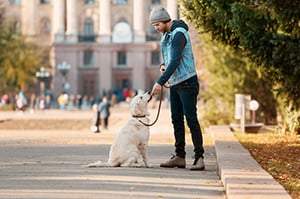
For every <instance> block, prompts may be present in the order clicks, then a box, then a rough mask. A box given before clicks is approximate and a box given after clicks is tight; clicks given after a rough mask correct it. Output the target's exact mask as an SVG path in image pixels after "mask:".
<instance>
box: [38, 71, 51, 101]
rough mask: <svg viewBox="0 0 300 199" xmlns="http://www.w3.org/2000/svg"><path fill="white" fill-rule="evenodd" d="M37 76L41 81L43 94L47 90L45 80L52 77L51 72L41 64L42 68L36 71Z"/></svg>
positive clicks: (41, 92)
mask: <svg viewBox="0 0 300 199" xmlns="http://www.w3.org/2000/svg"><path fill="white" fill-rule="evenodd" d="M35 76H36V77H37V78H38V79H39V81H40V95H42V94H44V90H45V80H46V79H47V78H48V77H50V73H49V72H47V71H46V69H45V67H44V66H41V67H40V70H39V71H37V72H36V73H35Z"/></svg>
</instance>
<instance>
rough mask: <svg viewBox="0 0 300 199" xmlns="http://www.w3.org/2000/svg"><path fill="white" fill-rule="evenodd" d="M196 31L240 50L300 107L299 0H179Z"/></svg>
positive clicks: (285, 97) (296, 107)
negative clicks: (207, 34)
mask: <svg viewBox="0 0 300 199" xmlns="http://www.w3.org/2000/svg"><path fill="white" fill-rule="evenodd" d="M181 3H182V6H183V9H182V13H183V15H184V16H185V17H186V18H187V19H188V20H189V21H191V22H193V23H194V24H195V27H196V28H197V29H198V30H199V32H205V33H209V34H210V35H211V38H212V39H213V40H215V41H218V42H220V43H223V44H224V45H227V46H230V47H232V48H233V49H239V50H241V52H242V53H243V55H244V56H246V57H248V58H249V60H250V61H251V62H253V63H255V64H256V65H257V66H260V67H261V69H262V71H263V73H265V74H267V75H268V78H270V79H271V80H272V82H273V88H274V89H275V91H276V92H277V94H278V95H279V96H281V97H283V98H284V99H285V100H286V102H287V103H289V104H292V108H293V109H299V108H300V81H299V77H300V64H299V63H300V26H299V21H300V9H299V8H300V3H299V0H286V1H281V0H268V1H261V0H253V1H246V0H240V1H237V0H226V1H224V0H197V1H195V0H194V1H192V0H181Z"/></svg>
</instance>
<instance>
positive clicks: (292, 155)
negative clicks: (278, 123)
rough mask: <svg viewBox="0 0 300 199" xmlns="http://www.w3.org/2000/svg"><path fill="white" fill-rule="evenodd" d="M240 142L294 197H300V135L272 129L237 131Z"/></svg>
mask: <svg viewBox="0 0 300 199" xmlns="http://www.w3.org/2000/svg"><path fill="white" fill-rule="evenodd" d="M235 136H236V137H237V139H238V140H239V141H240V143H241V144H242V145H243V146H244V147H245V148H246V149H247V150H248V151H249V152H250V154H251V155H252V157H253V158H254V159H255V160H256V161H257V162H258V163H259V164H260V165H261V167H262V168H264V169H265V170H266V171H267V172H268V173H269V174H271V175H272V176H273V178H274V179H275V180H276V181H277V182H279V183H280V184H281V185H282V186H283V187H284V188H285V190H287V192H288V193H289V194H290V196H291V197H292V198H293V199H299V198H300V137H299V136H297V135H283V134H277V133H273V132H270V131H260V132H259V133H257V134H250V133H235Z"/></svg>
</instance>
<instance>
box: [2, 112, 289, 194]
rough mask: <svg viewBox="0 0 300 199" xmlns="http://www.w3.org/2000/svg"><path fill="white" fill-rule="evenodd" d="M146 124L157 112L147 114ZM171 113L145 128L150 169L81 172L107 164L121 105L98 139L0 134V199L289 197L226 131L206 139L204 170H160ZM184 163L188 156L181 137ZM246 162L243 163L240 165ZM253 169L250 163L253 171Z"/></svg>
mask: <svg viewBox="0 0 300 199" xmlns="http://www.w3.org/2000/svg"><path fill="white" fill-rule="evenodd" d="M149 111H150V112H151V116H150V118H151V119H152V118H153V119H154V118H155V116H156V111H157V110H156V109H153V110H152V109H150V110H149ZM91 114H92V113H91V112H89V111H83V112H76V111H74V112H68V111H65V112H61V111H58V110H56V111H49V112H45V113H43V114H42V113H35V114H29V113H25V114H24V115H17V116H16V113H14V112H10V113H6V114H3V112H0V121H1V120H6V119H24V118H26V119H37V118H38V119H47V118H48V119H49V118H50V119H51V118H52V119H53V118H55V119H59V118H60V119H88V118H91ZM169 114H170V113H169V110H167V109H162V111H161V113H160V117H159V120H158V122H157V123H156V124H155V125H154V126H152V127H150V132H151V135H150V141H149V160H150V164H151V165H152V167H151V168H85V167H82V165H84V164H87V163H90V162H93V161H96V160H102V161H106V160H107V158H108V152H109V147H110V144H111V142H112V140H113V139H114V137H115V134H116V133H117V132H118V129H120V127H121V126H122V125H124V123H125V122H126V121H127V119H128V117H130V116H129V113H128V111H127V107H126V106H121V107H117V108H114V109H113V110H112V119H111V124H110V126H109V130H107V131H105V130H102V132H101V133H100V134H94V133H91V132H89V127H87V130H86V131H82V130H81V131H74V130H47V131H45V130H43V131H41V130H22V131H20V130H0V147H1V149H0V157H1V160H0V176H1V181H0V198H1V199H2V198H5V199H6V198H7V199H9V198H23V199H25V198H47V199H48V198H53V199H54V198H55V199H57V198H91V199H92V198H117V197H122V198H172V199H173V198H174V199H175V198H178V199H185V198H207V199H210V198H211V199H225V198H227V199H231V198H232V199H236V198H237V199H239V198H245V199H246V198H247V199H248V198H249V199H251V198H253V199H254V198H255V199H257V198H272V199H273V198H275V199H276V198H283V199H284V198H290V197H289V196H288V195H287V193H286V192H285V190H284V189H283V188H282V187H281V186H280V185H279V184H278V183H277V182H276V181H275V180H273V178H272V177H270V176H269V175H268V174H267V173H266V172H265V171H263V170H262V169H261V168H260V167H259V165H258V164H257V163H256V162H255V161H254V160H253V159H252V158H251V156H250V155H249V153H248V152H247V151H246V150H245V149H243V148H242V146H241V145H240V144H239V143H238V142H237V140H235V139H234V137H233V136H232V134H231V132H230V131H229V130H228V128H226V127H211V128H210V129H209V132H205V133H204V134H203V136H204V144H205V146H204V147H205V151H206V152H205V163H206V170H205V171H190V170H189V169H188V168H186V169H166V168H160V167H159V164H160V163H161V162H163V161H166V160H167V159H168V158H169V156H170V154H172V153H174V147H173V143H174V140H173V136H172V133H171V131H172V127H171V122H170V115H169ZM186 138H187V164H188V167H190V165H191V164H192V158H191V156H192V155H193V152H192V151H193V149H192V145H191V139H190V136H187V137H186ZM245 160H247V161H245ZM255 163H256V164H255Z"/></svg>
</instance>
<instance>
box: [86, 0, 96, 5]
mask: <svg viewBox="0 0 300 199" xmlns="http://www.w3.org/2000/svg"><path fill="white" fill-rule="evenodd" d="M84 3H85V4H94V3H95V0H85V1H84Z"/></svg>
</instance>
